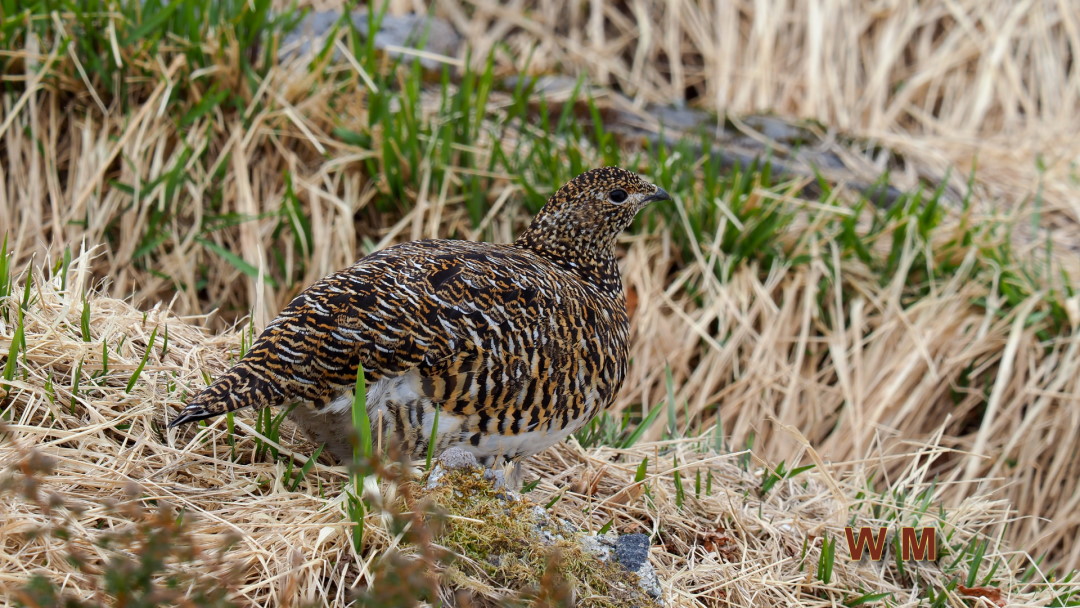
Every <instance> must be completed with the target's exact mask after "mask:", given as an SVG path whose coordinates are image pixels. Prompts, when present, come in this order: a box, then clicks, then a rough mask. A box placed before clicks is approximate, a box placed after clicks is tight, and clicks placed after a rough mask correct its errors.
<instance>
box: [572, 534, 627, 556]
mask: <svg viewBox="0 0 1080 608" xmlns="http://www.w3.org/2000/svg"><path fill="white" fill-rule="evenodd" d="M617 541H618V537H617V536H615V535H612V534H604V535H597V534H590V535H589V536H583V537H581V548H582V549H585V550H586V551H588V552H589V553H592V554H593V555H595V556H596V557H597V558H599V559H600V561H602V562H606V561H611V558H612V557H614V556H615V544H616V542H617Z"/></svg>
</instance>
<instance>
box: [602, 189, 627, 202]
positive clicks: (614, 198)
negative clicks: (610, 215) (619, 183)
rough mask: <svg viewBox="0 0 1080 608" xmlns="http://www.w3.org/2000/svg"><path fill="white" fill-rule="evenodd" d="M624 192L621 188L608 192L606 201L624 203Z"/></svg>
mask: <svg viewBox="0 0 1080 608" xmlns="http://www.w3.org/2000/svg"><path fill="white" fill-rule="evenodd" d="M627 196H629V195H627V194H626V190H623V189H621V188H619V189H616V190H612V191H611V192H608V195H607V197H608V200H609V201H611V202H613V203H625V202H626V198H627Z"/></svg>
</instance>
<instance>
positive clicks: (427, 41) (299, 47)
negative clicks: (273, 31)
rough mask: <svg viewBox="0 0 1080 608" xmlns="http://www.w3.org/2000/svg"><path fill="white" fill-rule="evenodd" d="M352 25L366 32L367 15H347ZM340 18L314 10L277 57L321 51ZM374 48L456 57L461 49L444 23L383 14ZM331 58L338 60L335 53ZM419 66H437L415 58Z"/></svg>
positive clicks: (397, 53) (458, 38)
mask: <svg viewBox="0 0 1080 608" xmlns="http://www.w3.org/2000/svg"><path fill="white" fill-rule="evenodd" d="M350 17H351V18H352V22H353V25H354V26H355V27H356V29H357V31H358V32H359V33H360V34H361V36H366V35H367V31H368V21H367V20H368V13H367V11H365V10H356V11H353V12H352V13H351V14H350ZM340 18H341V12H340V11H314V12H311V13H308V14H307V15H306V16H305V17H304V18H303V20H301V21H300V23H299V24H297V26H296V28H295V29H293V30H292V31H291V32H289V33H288V34H287V35H286V36H285V39H284V40H282V42H281V50H280V51H279V53H278V58H279V59H281V60H284V59H287V58H291V57H297V56H299V57H301V58H304V57H309V56H310V55H311V54H312V53H315V52H318V51H320V50H322V47H323V45H324V44H325V43H326V36H327V34H329V32H330V30H331V28H332V27H333V26H334V24H335V23H337V21H338V19H340ZM375 47H376V48H378V49H387V48H388V47H400V48H412V49H419V50H422V51H426V52H428V53H434V54H436V55H446V56H449V57H455V56H457V53H458V50H459V49H460V48H461V36H459V35H458V33H457V31H455V30H454V27H453V26H452V25H450V24H449V23H448V22H446V21H444V20H442V19H439V18H437V17H429V16H427V15H415V14H414V15H402V16H396V15H384V16H383V18H382V21H380V22H379V31H378V32H376V33H375ZM389 52H390V54H391V55H393V56H398V57H406V58H407V57H409V56H410V55H409V54H408V53H403V52H400V51H389ZM334 57H335V59H338V60H340V59H342V57H341V56H340V53H339V52H338V51H335V52H334ZM419 61H420V64H421V65H422V66H424V67H425V68H428V69H434V68H437V67H439V65H441V63H440V62H439V61H436V60H434V59H429V58H419Z"/></svg>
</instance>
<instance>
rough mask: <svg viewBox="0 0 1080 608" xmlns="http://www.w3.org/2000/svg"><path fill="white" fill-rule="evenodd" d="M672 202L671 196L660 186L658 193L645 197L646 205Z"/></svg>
mask: <svg viewBox="0 0 1080 608" xmlns="http://www.w3.org/2000/svg"><path fill="white" fill-rule="evenodd" d="M670 200H671V195H670V194H668V193H667V190H664V189H663V188H661V187H659V186H657V188H656V192H653V193H652V194H650V195H649V196H646V197H645V202H646V203H651V202H653V201H670Z"/></svg>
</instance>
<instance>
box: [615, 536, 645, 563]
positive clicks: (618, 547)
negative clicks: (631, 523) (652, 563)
mask: <svg viewBox="0 0 1080 608" xmlns="http://www.w3.org/2000/svg"><path fill="white" fill-rule="evenodd" d="M615 561H617V562H619V563H620V564H622V566H623V567H624V568H626V569H627V570H629V571H631V572H634V571H636V570H637V569H638V568H640V567H641V565H642V564H647V563H649V537H648V536H646V535H644V534H623V535H622V536H620V537H619V540H618V541H617V542H616V543H615Z"/></svg>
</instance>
